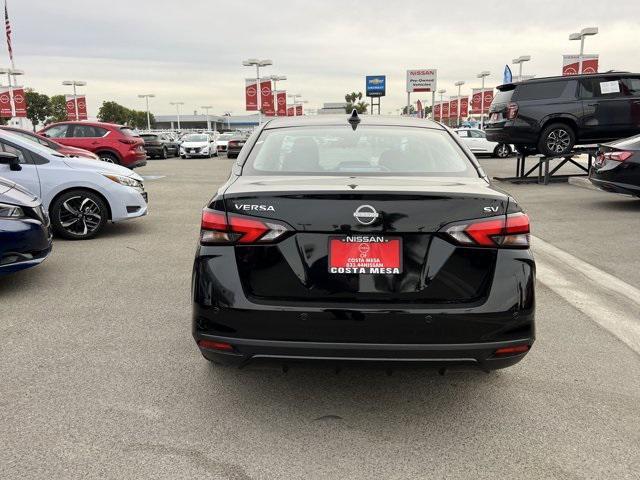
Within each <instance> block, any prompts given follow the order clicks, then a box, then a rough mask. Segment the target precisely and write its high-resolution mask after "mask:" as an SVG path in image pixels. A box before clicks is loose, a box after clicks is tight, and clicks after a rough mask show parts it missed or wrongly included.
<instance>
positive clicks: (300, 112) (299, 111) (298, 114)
mask: <svg viewBox="0 0 640 480" xmlns="http://www.w3.org/2000/svg"><path fill="white" fill-rule="evenodd" d="M301 115H304V112H303V111H302V105H296V116H298V117H299V116H301Z"/></svg>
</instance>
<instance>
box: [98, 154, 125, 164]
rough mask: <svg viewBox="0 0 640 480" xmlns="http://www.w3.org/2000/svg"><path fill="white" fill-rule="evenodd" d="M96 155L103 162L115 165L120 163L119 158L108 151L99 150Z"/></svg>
mask: <svg viewBox="0 0 640 480" xmlns="http://www.w3.org/2000/svg"><path fill="white" fill-rule="evenodd" d="M98 157H99V158H100V160H102V161H103V162H107V163H114V164H116V165H120V159H119V158H118V157H117V156H115V155H114V154H113V153H110V152H100V153H98Z"/></svg>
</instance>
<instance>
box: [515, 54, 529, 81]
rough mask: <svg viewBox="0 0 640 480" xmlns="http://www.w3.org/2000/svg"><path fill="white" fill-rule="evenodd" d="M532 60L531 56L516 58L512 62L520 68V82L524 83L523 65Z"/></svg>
mask: <svg viewBox="0 0 640 480" xmlns="http://www.w3.org/2000/svg"><path fill="white" fill-rule="evenodd" d="M529 60H531V55H520V56H519V57H518V58H514V59H513V60H511V61H512V62H513V63H515V64H517V65H518V66H519V67H518V81H519V82H521V81H522V64H523V63H524V62H528V61H529Z"/></svg>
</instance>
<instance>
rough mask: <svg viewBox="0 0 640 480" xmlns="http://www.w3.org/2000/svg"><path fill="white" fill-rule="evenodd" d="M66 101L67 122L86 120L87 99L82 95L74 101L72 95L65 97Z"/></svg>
mask: <svg viewBox="0 0 640 480" xmlns="http://www.w3.org/2000/svg"><path fill="white" fill-rule="evenodd" d="M65 100H66V101H67V120H86V119H87V99H86V98H85V96H84V95H78V96H77V97H76V99H75V100H74V98H73V95H65ZM76 101H77V102H78V118H76Z"/></svg>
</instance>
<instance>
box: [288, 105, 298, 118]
mask: <svg viewBox="0 0 640 480" xmlns="http://www.w3.org/2000/svg"><path fill="white" fill-rule="evenodd" d="M295 114H296V111H295V109H294V107H287V117H293V116H294V115H295Z"/></svg>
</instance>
